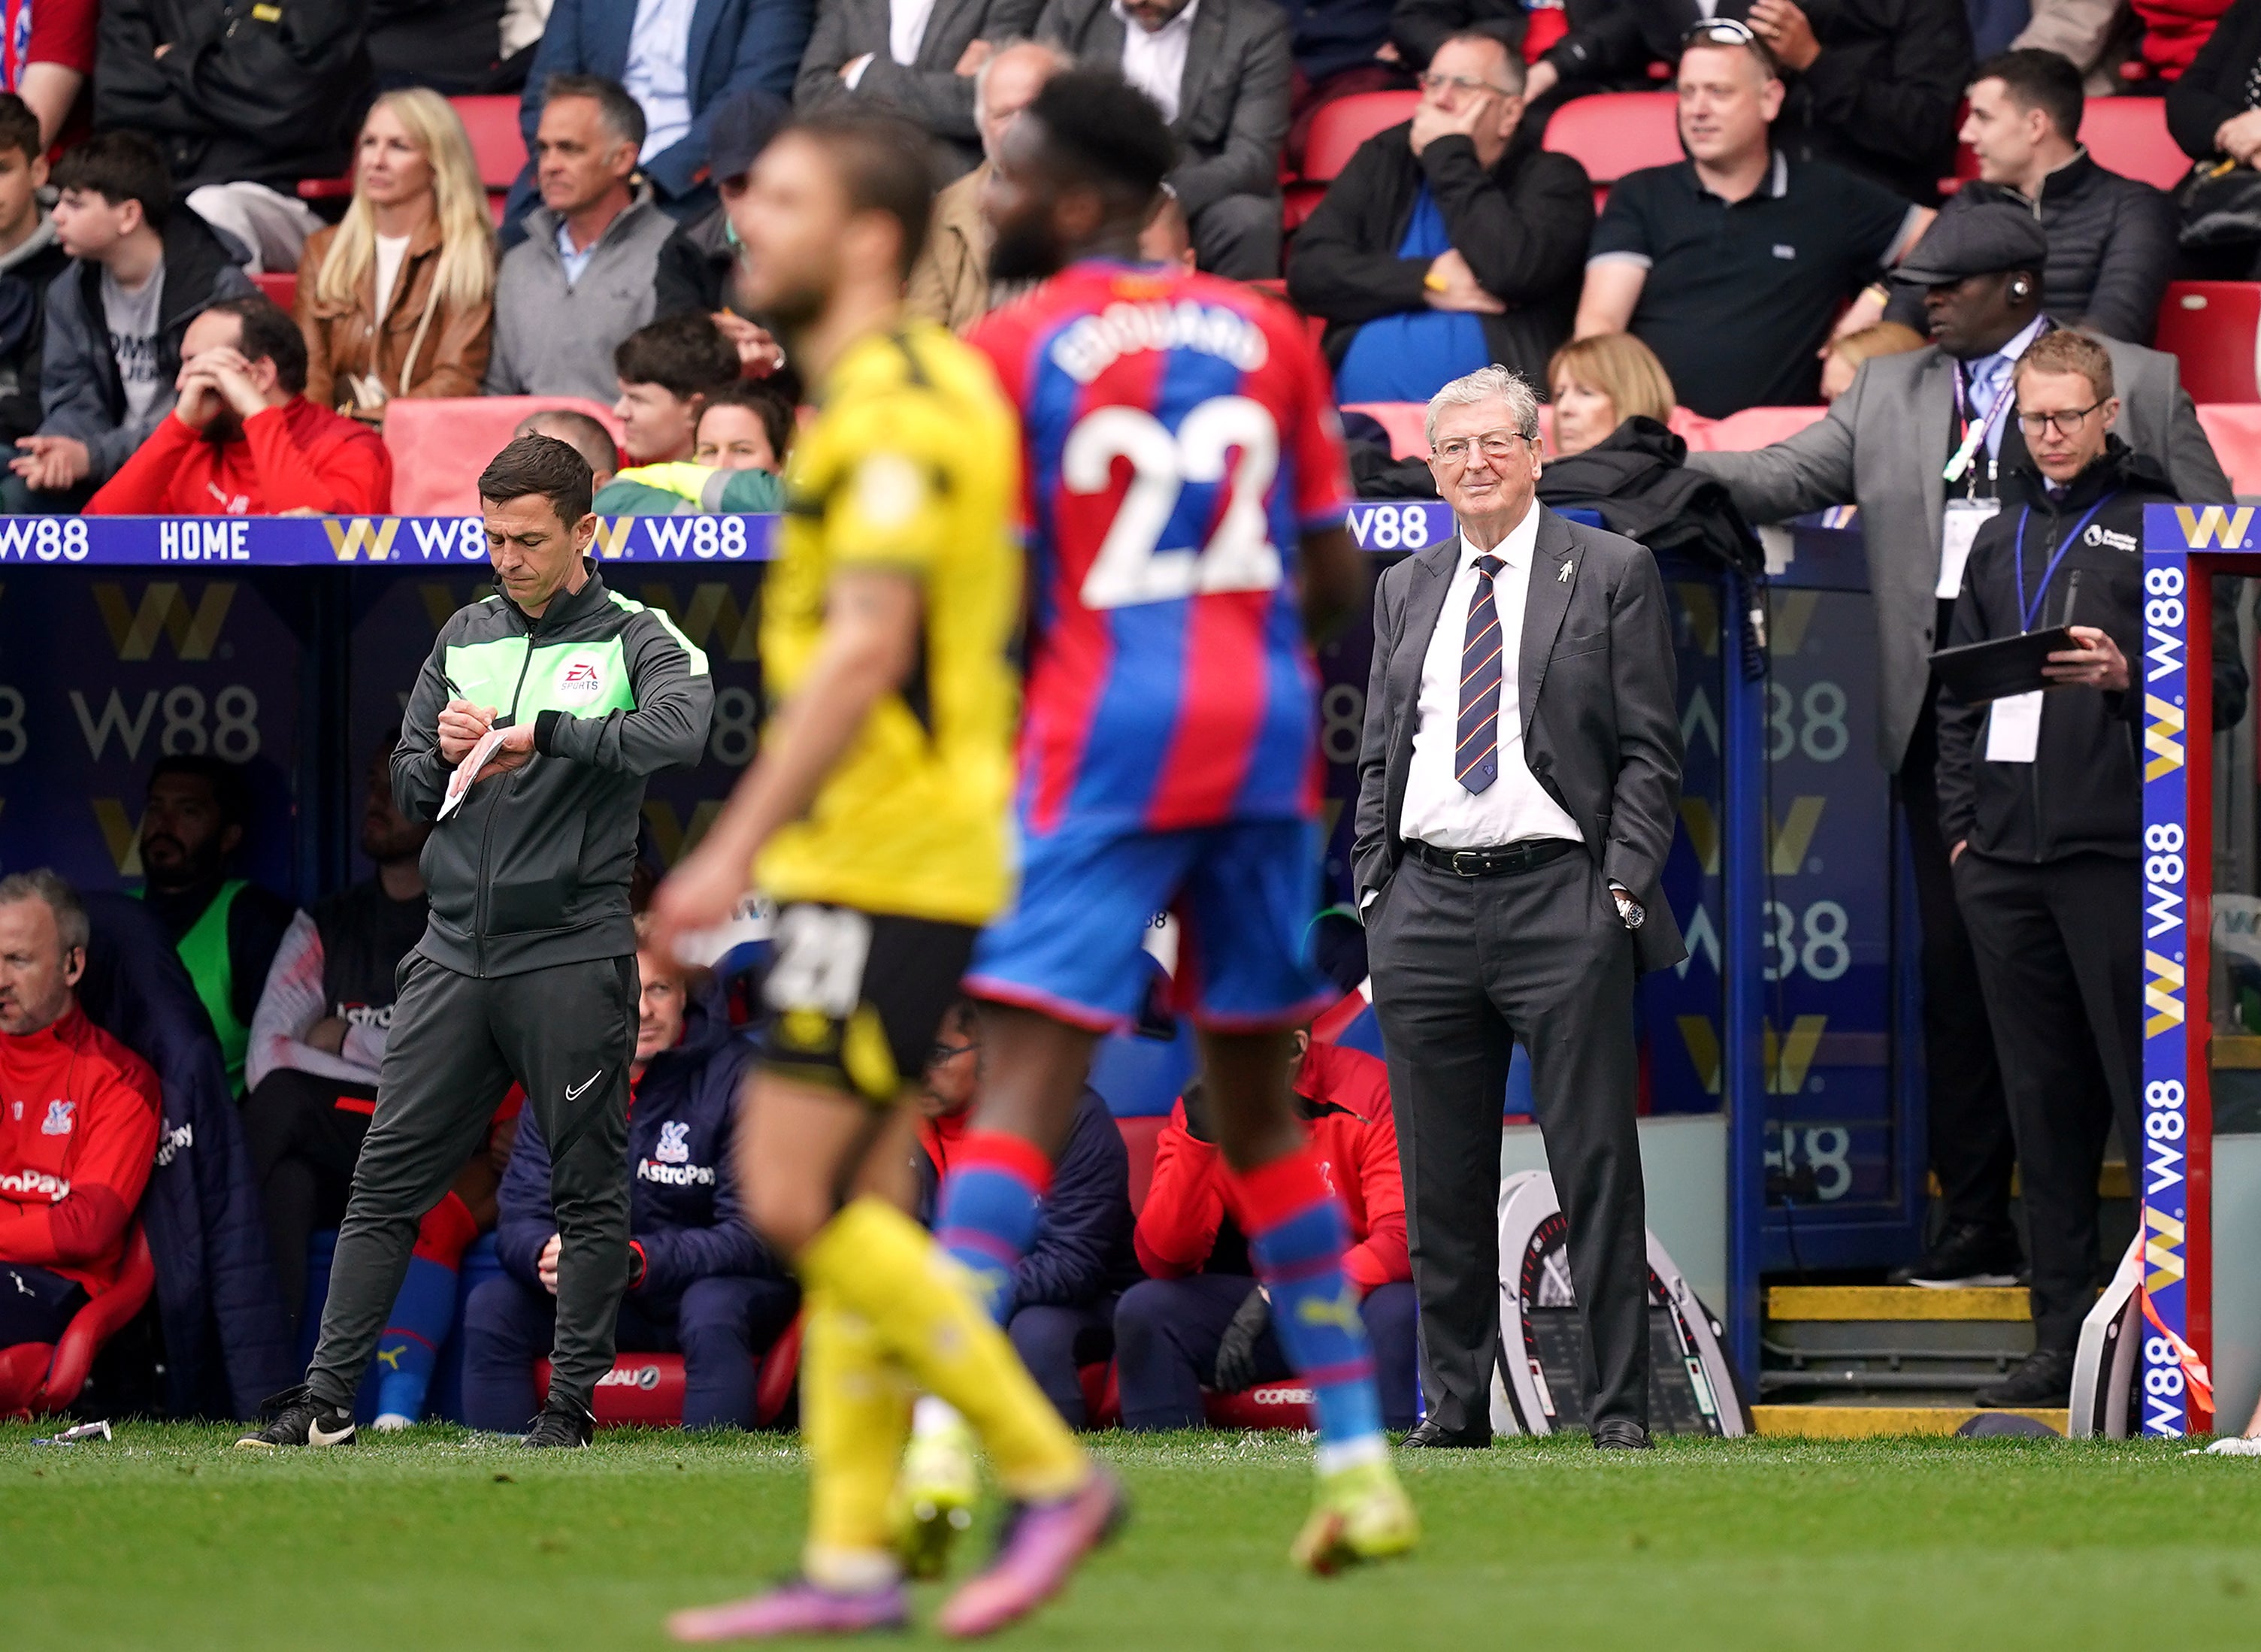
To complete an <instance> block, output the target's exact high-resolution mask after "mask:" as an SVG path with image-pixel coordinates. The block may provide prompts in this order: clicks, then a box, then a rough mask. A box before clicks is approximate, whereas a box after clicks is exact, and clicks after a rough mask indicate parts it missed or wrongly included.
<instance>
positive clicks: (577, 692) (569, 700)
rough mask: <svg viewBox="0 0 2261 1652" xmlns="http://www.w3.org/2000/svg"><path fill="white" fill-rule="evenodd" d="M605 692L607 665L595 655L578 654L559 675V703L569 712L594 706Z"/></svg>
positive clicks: (566, 663)
mask: <svg viewBox="0 0 2261 1652" xmlns="http://www.w3.org/2000/svg"><path fill="white" fill-rule="evenodd" d="M604 692H605V664H604V661H603V659H602V658H600V657H599V656H597V655H594V654H576V655H575V656H573V657H572V658H571V659H569V660H567V661H566V662H565V665H564V668H563V670H562V671H560V672H558V673H557V703H558V704H559V705H560V706H563V707H566V708H567V709H569V710H571V709H575V708H578V707H582V706H593V705H595V704H596V703H597V701H598V700H599V699H601V698H602V697H603V695H604Z"/></svg>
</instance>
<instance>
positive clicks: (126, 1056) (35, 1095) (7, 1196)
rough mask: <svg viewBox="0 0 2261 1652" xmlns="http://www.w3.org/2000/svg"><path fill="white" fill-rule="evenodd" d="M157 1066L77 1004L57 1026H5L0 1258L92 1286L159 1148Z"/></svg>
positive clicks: (118, 1244) (106, 1279)
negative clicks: (8, 1030) (17, 1031)
mask: <svg viewBox="0 0 2261 1652" xmlns="http://www.w3.org/2000/svg"><path fill="white" fill-rule="evenodd" d="M158 1114H159V1092H158V1089H157V1075H156V1074H154V1073H153V1072H151V1071H150V1070H149V1065H148V1063H147V1062H146V1061H144V1060H142V1059H141V1058H140V1056H138V1055H136V1054H134V1053H133V1051H131V1050H129V1049H127V1048H126V1046H125V1045H122V1044H120V1043H118V1040H117V1039H115V1038H111V1036H110V1035H109V1034H108V1033H106V1032H104V1031H103V1030H102V1029H101V1028H99V1027H97V1026H96V1025H95V1024H94V1023H92V1022H91V1021H89V1020H88V1019H87V1018H86V1016H85V1013H84V1012H83V1011H82V1010H81V1009H79V1008H78V1006H77V1005H75V1004H73V1005H72V1006H71V1008H70V1010H69V1011H68V1013H67V1014H66V1015H65V1016H63V1017H62V1019H61V1020H60V1021H58V1022H56V1023H55V1024H54V1025H52V1026H49V1027H44V1028H42V1029H40V1031H37V1032H27V1033H25V1034H23V1035H21V1036H20V1037H17V1036H6V1035H0V1262H28V1263H30V1264H31V1265H32V1266H33V1267H36V1268H47V1269H49V1270H50V1271H52V1272H54V1273H58V1274H61V1275H62V1276H63V1277H64V1278H66V1279H75V1280H76V1281H77V1282H79V1283H80V1284H82V1285H83V1286H84V1287H86V1289H87V1291H88V1293H89V1294H90V1295H98V1294H100V1293H101V1292H102V1291H104V1290H105V1289H108V1288H109V1287H110V1286H111V1284H112V1283H113V1282H116V1280H117V1278H118V1265H119V1263H120V1261H122V1260H123V1259H124V1257H125V1253H126V1224H127V1223H128V1222H129V1221H131V1220H132V1218H133V1209H134V1207H135V1206H136V1205H138V1204H140V1203H141V1189H143V1188H144V1187H146V1186H147V1184H148V1181H149V1165H150V1161H151V1160H153V1159H154V1157H155V1155H156V1152H157V1131H158V1128H159V1119H158Z"/></svg>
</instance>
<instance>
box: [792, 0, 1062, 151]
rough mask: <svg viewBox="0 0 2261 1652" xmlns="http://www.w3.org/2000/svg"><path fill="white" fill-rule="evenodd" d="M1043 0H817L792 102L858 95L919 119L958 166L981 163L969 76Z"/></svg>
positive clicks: (805, 105) (807, 105)
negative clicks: (821, 2) (822, 0)
mask: <svg viewBox="0 0 2261 1652" xmlns="http://www.w3.org/2000/svg"><path fill="white" fill-rule="evenodd" d="M1042 4H1043V0H924V4H921V3H920V0H824V4H822V5H821V6H819V7H818V8H817V10H816V27H815V30H814V31H813V32H811V33H810V35H809V37H808V50H807V51H806V52H804V53H803V54H801V59H800V75H799V76H798V77H797V78H796V79H795V80H794V81H793V107H794V108H795V109H797V110H804V111H806V110H810V109H819V108H822V107H823V106H824V105H825V104H830V103H837V102H841V101H843V100H845V99H847V98H851V97H860V98H863V99H865V101H866V102H868V103H872V104H879V105H880V106H881V107H883V108H886V109H889V110H892V111H894V113H896V114H898V115H901V117H902V118H903V119H906V120H908V121H910V122H912V123H913V124H914V125H916V126H922V127H924V128H925V129H926V130H927V131H928V132H930V133H933V134H934V136H935V137H936V138H937V139H939V140H941V142H942V146H943V147H944V148H946V149H947V150H948V151H949V152H950V153H951V154H952V155H953V156H954V157H956V160H957V162H958V171H960V172H965V171H968V170H971V169H973V168H974V167H976V166H979V165H980V163H981V131H980V127H978V126H975V125H974V123H973V76H974V75H975V73H976V72H977V71H978V70H979V69H980V67H981V65H982V64H983V63H985V62H987V61H988V59H989V57H990V55H991V54H993V53H994V52H995V51H996V49H997V48H998V47H1001V46H1003V45H1004V44H1005V43H1006V42H1007V41H1008V40H1014V39H1016V38H1018V37H1020V36H1022V35H1025V34H1027V33H1028V32H1029V30H1030V26H1031V25H1034V24H1035V22H1036V20H1037V11H1038V9H1039V8H1040V7H1041V5H1042Z"/></svg>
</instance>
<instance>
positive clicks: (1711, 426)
mask: <svg viewBox="0 0 2261 1652" xmlns="http://www.w3.org/2000/svg"><path fill="white" fill-rule="evenodd" d="M1828 413H1829V409H1827V407H1818V406H1817V407H1746V408H1744V409H1743V410H1742V412H1741V413H1729V414H1728V415H1727V416H1726V418H1725V419H1705V418H1704V417H1702V416H1701V415H1700V414H1697V413H1689V412H1688V410H1687V409H1686V408H1684V407H1681V408H1676V409H1675V410H1674V413H1673V419H1672V428H1673V429H1674V430H1675V431H1676V432H1677V433H1678V434H1679V435H1680V436H1681V437H1682V439H1683V440H1684V441H1685V442H1687V443H1688V446H1689V449H1690V451H1691V452H1696V453H1707V452H1708V453H1748V452H1750V451H1752V450H1753V449H1756V448H1763V447H1767V446H1769V445H1770V444H1771V443H1774V442H1780V441H1782V440H1783V439H1784V438H1785V437H1787V436H1794V435H1797V434H1798V432H1799V431H1801V430H1803V429H1805V427H1806V426H1808V425H1810V424H1812V423H1813V422H1814V421H1815V420H1819V419H1823V418H1826V417H1827V416H1828ZM1683 414H1684V415H1685V418H1684V419H1683Z"/></svg>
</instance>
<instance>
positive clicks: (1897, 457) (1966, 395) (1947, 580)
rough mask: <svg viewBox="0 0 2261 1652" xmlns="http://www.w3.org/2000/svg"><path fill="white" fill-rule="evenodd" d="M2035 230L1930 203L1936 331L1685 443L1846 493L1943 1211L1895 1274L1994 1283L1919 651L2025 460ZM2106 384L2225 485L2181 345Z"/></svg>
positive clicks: (1972, 980)
mask: <svg viewBox="0 0 2261 1652" xmlns="http://www.w3.org/2000/svg"><path fill="white" fill-rule="evenodd" d="M2048 262H2049V238H2048V237H2047V235H2046V234H2044V233H2043V232H2042V226H2041V225H2040V223H2039V222H2037V221H2036V220H2035V218H2034V216H2033V214H2032V213H2031V212H2028V211H2027V210H2026V209H2024V208H2022V207H2017V206H2012V205H2007V204H2006V203H2003V202H1999V201H1998V202H1990V203H1988V204H1986V205H1982V206H1974V207H1971V208H1970V209H1968V210H1967V211H1963V212H1956V213H1953V214H1952V215H1942V217H1941V218H1940V219H1939V221H1938V222H1937V223H1936V224H1934V225H1933V226H1932V227H1931V229H1930V230H1929V232H1928V233H1926V235H1925V236H1924V238H1923V240H1922V241H1919V242H1918V243H1917V244H1916V246H1915V248H1914V249H1913V251H1912V252H1910V253H1909V254H1908V255H1907V257H1906V260H1905V261H1904V262H1902V264H1901V266H1900V269H1899V276H1900V278H1901V279H1903V280H1906V281H1909V282H1912V283H1913V284H1915V285H1917V286H1918V287H1920V288H1921V289H1922V290H1923V292H1924V305H1925V312H1926V314H1927V318H1928V320H1929V325H1930V328H1931V335H1932V337H1933V339H1934V341H1935V342H1934V344H1932V345H1931V347H1930V348H1927V349H1920V350H1910V351H1908V352H1906V354H1904V355H1900V356H1877V357H1876V358H1874V359H1873V360H1871V361H1870V362H1867V363H1864V364H1863V366H1862V368H1861V371H1860V375H1859V377H1856V378H1855V379H1854V381H1853V386H1852V388H1851V389H1850V390H1848V391H1846V392H1845V393H1844V394H1843V395H1842V396H1840V397H1839V398H1838V399H1837V400H1836V401H1835V402H1834V404H1833V405H1832V406H1831V407H1830V409H1829V416H1828V417H1827V419H1824V420H1820V421H1819V422H1817V423H1815V424H1812V425H1809V426H1807V427H1805V429H1804V430H1801V431H1799V432H1798V434H1797V435H1794V436H1791V437H1790V438H1789V439H1788V440H1787V441H1784V442H1776V443H1775V444H1774V445H1773V446H1772V447H1769V448H1761V449H1758V451H1756V452H1755V453H1700V454H1690V456H1689V458H1688V463H1689V467H1690V469H1691V470H1705V471H1708V472H1710V473H1711V474H1712V475H1713V476H1715V477H1717V478H1719V479H1720V480H1721V481H1723V482H1725V483H1726V485H1727V491H1728V492H1729V493H1730V494H1732V495H1733V498H1734V501H1735V505H1736V507H1737V508H1738V509H1740V510H1741V512H1742V513H1743V514H1744V515H1745V516H1747V517H1748V518H1749V519H1750V520H1751V521H1755V522H1776V521H1783V520H1784V519H1786V518H1788V517H1791V516H1796V515H1798V514H1802V513H1804V512H1806V511H1818V510H1820V509H1822V508H1824V507H1825V506H1831V505H1857V506H1860V516H1861V529H1862V539H1863V544H1864V546H1865V548H1866V550H1867V555H1868V563H1869V590H1870V593H1871V594H1872V596H1873V599H1874V601H1875V604H1876V614H1877V655H1878V659H1877V758H1878V760H1880V761H1881V762H1882V763H1883V764H1884V767H1885V768H1886V769H1887V770H1888V771H1890V772H1891V773H1892V774H1893V775H1894V776H1895V777H1896V780H1897V786H1896V789H1897V791H1898V794H1899V800H1900V802H1901V804H1902V805H1903V807H1905V808H1906V811H1907V826H1908V847H1909V852H1910V859H1911V860H1912V862H1913V866H1914V872H1915V887H1916V901H1917V905H1918V907H1919V909H1920V912H1921V915H1922V919H1923V1001H1924V1002H1923V1037H1924V1059H1925V1073H1926V1086H1927V1103H1928V1106H1927V1135H1928V1139H1929V1143H1930V1151H1931V1167H1932V1171H1933V1173H1934V1174H1935V1175H1936V1176H1937V1177H1938V1178H1939V1183H1940V1189H1941V1193H1942V1199H1941V1205H1942V1211H1941V1215H1942V1220H1941V1223H1940V1227H1939V1232H1938V1233H1937V1234H1936V1236H1935V1237H1934V1239H1933V1241H1932V1243H1931V1245H1930V1246H1929V1247H1928V1248H1927V1251H1926V1253H1925V1254H1924V1255H1923V1256H1922V1257H1920V1259H1914V1260H1912V1261H1910V1262H1909V1263H1908V1264H1907V1265H1906V1266H1905V1267H1903V1268H1899V1269H1897V1270H1895V1272H1894V1274H1893V1275H1892V1282H1894V1283H1895V1284H1911V1283H1913V1284H1925V1285H2008V1284H2013V1283H2014V1282H2016V1280H2017V1276H2018V1272H2019V1268H2020V1266H2021V1254H2020V1250H2019V1246H2018V1239H2017V1232H2016V1229H2015V1228H2014V1227H2013V1225H2012V1223H2011V1220H2010V1174H2011V1170H2012V1168H2013V1165H2014V1163H2015V1160H2016V1149H2015V1147H2014V1146H2013V1143H2012V1140H2011V1136H2010V1115H2009V1110H2008V1106H2007V1103H2006V1101H2005V1100H2004V1097H2003V1091H2002V1076H2001V1072H2000V1070H1999V1067H1998V1066H1997V1065H1996V1061H1995V1055H1994V1040H1993V1035H1992V1029H1991V1028H1990V1026H1989V1024H1988V1023H1987V1019H1986V1009H1985V1002H1984V1000H1983V998H1982V997H1981V995H1980V993H1979V987H1978V966H1977V961H1976V959H1974V958H1973V957H1972V955H1971V951H1970V935H1969V933H1968V932H1967V931H1966V930H1965V929H1964V928H1963V916H1962V912H1961V910H1960V909H1959V908H1958V907H1957V905H1956V898H1955V887H1954V883H1953V880H1951V879H1950V878H1949V873H1948V866H1949V861H1948V844H1947V842H1946V839H1945V838H1944V837H1942V835H1941V830H1940V820H1939V786H1938V779H1937V774H1936V766H1937V762H1938V756H1939V740H1938V725H1937V720H1936V717H1935V715H1934V702H1935V701H1936V700H1937V698H1938V693H1939V690H1938V685H1937V684H1936V683H1935V682H1934V680H1933V679H1932V675H1931V653H1932V650H1934V649H1937V648H1942V647H1944V646H1945V645H1946V638H1947V621H1946V616H1947V614H1949V612H1950V611H1951V609H1952V607H1953V603H1954V599H1955V594H1956V591H1957V589H1958V588H1959V587H1960V585H1961V584H1962V579H1963V557H1964V555H1965V554H1966V553H1967V552H1968V551H1969V549H1970V543H1971V540H1972V538H1973V537H1974V536H1975V535H1976V534H1977V529H1978V526H1979V524H1981V523H1983V522H1984V521H1985V520H1986V519H1987V517H1988V516H1989V515H1991V514H1992V513H1993V512H1994V511H1995V510H1996V509H1997V508H1999V506H1998V496H1997V485H1998V482H1999V479H2000V478H2003V477H2005V476H2006V475H2007V474H2008V473H2009V471H2010V470H2012V469H2013V468H2014V467H2015V466H2016V465H2018V464H2020V463H2023V462H2025V460H2026V458H2027V452H2026V444H2025V438H2024V436H2023V435H2021V432H2020V431H2019V429H2018V421H2017V420H2015V419H2014V418H2012V417H2011V416H2010V413H2011V411H2012V402H2013V399H2014V391H2013V388H2012V375H2013V370H2014V369H2015V368H2016V365H2017V363H2018V358H2019V357H2020V356H2022V355H2024V353H2025V351H2026V348H2027V347H2028V345H2030V344H2031V343H2032V342H2033V341H2034V340H2035V339H2036V338H2039V337H2040V336H2041V335H2042V334H2043V333H2045V332H2047V331H2049V328H2050V327H2053V326H2055V325H2056V323H2055V322H2054V321H2053V320H2052V319H2051V318H2050V317H2049V315H2048V314H2046V313H2045V312H2043V310H2042V291H2043V285H2042V284H2043V280H2044V273H2045V271H2046V269H2047V267H2048ZM2099 343H2101V344H2102V345H2103V346H2104V348H2105V351H2106V353H2107V355H2109V356H2111V358H2112V377H2113V381H2114V384H2115V385H2116V386H2117V387H2118V391H2119V396H2120V422H2119V424H2118V425H2117V427H2115V428H2116V432H2117V434H2118V435H2119V436H2120V439H2121V441H2122V442H2126V443H2127V444H2128V447H2130V448H2132V449H2134V450H2135V452H2137V453H2140V454H2143V455H2145V456H2148V457H2149V458H2150V459H2151V460H2152V461H2153V463H2156V464H2157V465H2158V466H2159V468H2160V469H2161V470H2164V471H2165V472H2166V473H2167V476H2168V477H2169V478H2170V479H2171V483H2172V485H2173V488H2174V491H2175V492H2176V493H2177V494H2178V496H2179V497H2181V498H2183V499H2190V500H2193V501H2213V500H2222V501H2224V502H2227V501H2228V500H2229V499H2230V498H2231V497H2232V495H2231V492H2230V487H2229V478H2228V477H2226V476H2224V475H2223V474H2222V465H2221V463H2220V462H2219V461H2218V460H2217V459H2216V458H2215V457H2214V448H2213V444H2212V443H2210V442H2208V441H2207V435H2206V431H2205V429H2204V428H2203V427H2201V426H2200V424H2199V421H2198V410H2197V409H2196V408H2195V407H2193V406H2192V405H2191V399H2190V395H2189V392H2188V391H2185V390H2184V389H2183V387H2182V380H2181V377H2180V370H2179V368H2178V366H2177V364H2176V362H2175V358H2174V357H2173V356H2167V355H2163V354H2161V353H2160V352H2159V351H2157V350H2150V349H2145V348H2143V347H2142V346H2141V345H2136V344H2128V343H2124V342H2122V341H2120V340H2118V339H2100V340H2099ZM2236 612H2237V610H2236V603H2235V601H2217V602H2216V603H2215V605H2214V618H2215V621H2216V623H2217V627H2218V628H2217V630H2216V632H2215V641H2214V683H2215V686H2214V718H2215V722H2216V723H2217V725H2218V726H2220V727H2222V728H2227V727H2229V725H2230V724H2231V723H2234V722H2236V721H2237V720H2238V718H2239V717H2240V716H2241V715H2243V709H2244V705H2245V687H2246V685H2245V672H2244V667H2243V664H2241V663H2240V658H2241V657H2240V654H2239V650H2238V647H2237V637H2236V623H2237V621H2236Z"/></svg>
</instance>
